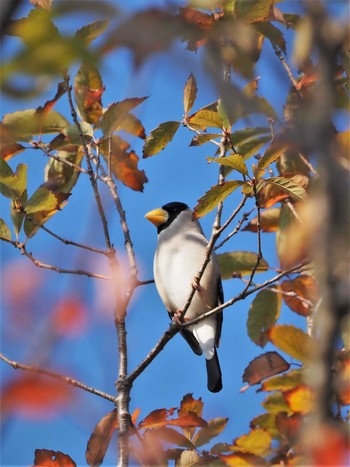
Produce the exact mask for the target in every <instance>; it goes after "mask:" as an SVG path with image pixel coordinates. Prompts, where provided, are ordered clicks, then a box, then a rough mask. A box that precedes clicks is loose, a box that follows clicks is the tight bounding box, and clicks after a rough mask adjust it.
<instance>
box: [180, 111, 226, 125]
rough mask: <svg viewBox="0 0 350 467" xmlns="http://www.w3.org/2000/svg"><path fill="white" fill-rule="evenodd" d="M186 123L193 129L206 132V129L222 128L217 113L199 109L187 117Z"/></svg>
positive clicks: (221, 121) (220, 119) (221, 122)
mask: <svg viewBox="0 0 350 467" xmlns="http://www.w3.org/2000/svg"><path fill="white" fill-rule="evenodd" d="M188 123H189V124H190V125H191V126H192V125H193V126H194V127H195V128H201V129H202V130H206V129H207V127H212V128H220V129H222V128H223V126H224V123H223V120H222V118H221V116H220V114H219V112H217V111H215V110H207V109H201V110H198V112H196V113H194V114H192V115H190V116H189V117H188Z"/></svg>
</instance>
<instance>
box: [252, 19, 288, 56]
mask: <svg viewBox="0 0 350 467" xmlns="http://www.w3.org/2000/svg"><path fill="white" fill-rule="evenodd" d="M254 29H255V30H256V31H257V32H258V33H259V34H262V35H263V36H264V37H266V39H268V40H269V41H270V42H271V43H272V44H273V45H275V46H276V47H278V48H279V49H280V50H282V51H283V52H284V53H286V41H285V38H284V36H283V33H282V31H280V29H278V28H276V27H275V26H274V25H273V24H271V23H269V22H267V21H264V22H263V23H257V24H254Z"/></svg>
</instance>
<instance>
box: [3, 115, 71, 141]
mask: <svg viewBox="0 0 350 467" xmlns="http://www.w3.org/2000/svg"><path fill="white" fill-rule="evenodd" d="M2 123H3V124H4V125H5V126H6V127H7V128H8V129H9V130H10V131H11V133H12V134H13V136H14V138H15V139H16V140H19V141H30V140H31V139H32V138H33V135H38V134H46V133H59V132H62V131H63V130H64V128H67V127H68V126H69V122H68V120H67V119H66V118H64V117H63V115H61V114H60V113H59V112H56V111H55V110H50V111H49V112H45V113H41V112H37V110H36V109H28V110H18V111H17V112H13V113H10V114H6V115H4V118H3V121H2Z"/></svg>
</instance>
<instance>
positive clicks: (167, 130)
mask: <svg viewBox="0 0 350 467" xmlns="http://www.w3.org/2000/svg"><path fill="white" fill-rule="evenodd" d="M179 126H180V122H173V121H170V122H164V123H161V124H160V125H159V126H158V127H157V128H155V129H154V130H152V131H151V133H150V134H149V135H148V136H147V138H146V140H145V144H144V147H143V157H144V158H146V157H149V156H154V155H155V154H158V152H160V151H162V150H163V149H164V148H165V147H166V145H167V144H168V143H170V141H171V140H172V139H173V137H174V135H175V133H176V132H177V130H178V128H179Z"/></svg>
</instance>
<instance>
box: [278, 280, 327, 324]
mask: <svg viewBox="0 0 350 467" xmlns="http://www.w3.org/2000/svg"><path fill="white" fill-rule="evenodd" d="M281 289H282V291H283V292H286V294H292V296H289V295H286V294H284V295H283V300H284V301H285V303H286V305H288V306H289V308H290V309H291V310H293V311H295V312H296V313H298V314H299V315H302V316H309V315H310V313H311V312H312V310H313V308H314V304H315V302H316V300H317V298H318V293H317V292H318V290H317V284H316V282H315V279H314V278H313V277H311V276H308V275H306V274H303V275H301V276H298V277H296V278H295V279H292V280H285V281H283V282H282V284H281Z"/></svg>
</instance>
